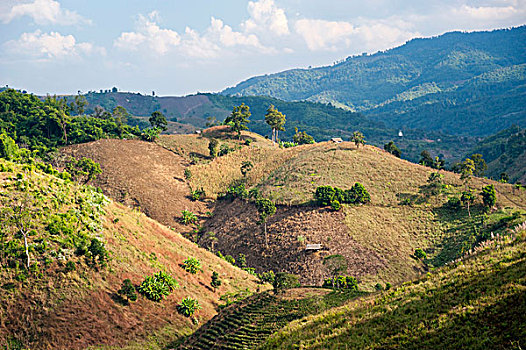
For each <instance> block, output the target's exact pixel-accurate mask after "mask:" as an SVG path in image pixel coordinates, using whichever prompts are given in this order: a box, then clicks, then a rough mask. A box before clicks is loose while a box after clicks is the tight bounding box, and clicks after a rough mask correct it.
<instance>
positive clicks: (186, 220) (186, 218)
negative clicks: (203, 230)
mask: <svg viewBox="0 0 526 350" xmlns="http://www.w3.org/2000/svg"><path fill="white" fill-rule="evenodd" d="M181 215H182V217H181V222H182V223H183V224H185V225H191V224H195V223H196V222H197V216H196V215H195V214H194V213H192V212H191V211H189V210H186V209H185V210H183V211H182V212H181Z"/></svg>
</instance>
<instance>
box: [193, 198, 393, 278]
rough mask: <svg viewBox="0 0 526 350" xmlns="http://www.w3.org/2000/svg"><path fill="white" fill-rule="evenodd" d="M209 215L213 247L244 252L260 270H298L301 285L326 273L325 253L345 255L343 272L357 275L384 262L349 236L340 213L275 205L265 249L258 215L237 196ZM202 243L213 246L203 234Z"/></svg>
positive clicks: (372, 270) (207, 228)
mask: <svg viewBox="0 0 526 350" xmlns="http://www.w3.org/2000/svg"><path fill="white" fill-rule="evenodd" d="M213 214H214V215H213V217H212V218H211V219H209V220H208V221H207V222H206V223H205V225H204V231H203V232H214V233H215V234H216V237H217V242H216V243H215V249H216V250H220V251H222V252H225V254H226V252H228V254H231V255H233V256H234V258H237V256H238V254H240V253H241V254H245V255H246V258H247V264H248V266H255V267H257V268H258V271H259V270H262V271H267V270H274V271H275V272H277V271H287V272H291V273H295V274H298V275H300V282H301V283H302V284H304V285H319V284H321V283H322V281H323V279H324V278H327V277H329V275H328V273H327V271H326V269H325V268H324V267H323V257H325V256H328V255H332V254H341V255H343V256H344V257H345V258H346V260H347V262H348V270H347V273H348V274H349V275H352V276H356V277H357V278H360V276H364V275H368V274H376V273H377V272H378V271H379V270H380V269H382V268H385V266H386V264H387V260H385V259H384V258H383V257H381V256H380V255H378V253H376V252H375V251H373V250H372V249H369V248H366V247H363V246H362V245H360V244H359V243H357V242H356V241H355V240H353V239H352V238H351V237H350V232H349V229H348V228H347V226H346V225H345V224H344V214H343V213H342V212H333V211H329V210H326V209H323V208H314V207H278V210H277V212H276V214H275V215H274V216H272V217H271V218H270V219H269V220H268V223H267V231H268V241H269V245H268V248H267V247H266V244H265V235H264V233H263V232H264V231H263V226H260V225H257V221H258V220H259V216H258V213H257V210H256V209H255V207H254V206H253V205H252V204H249V203H248V202H241V201H240V200H235V201H234V202H232V203H228V202H225V201H219V202H217V205H216V208H215V211H214V213H213ZM298 237H299V239H298ZM302 237H303V238H304V241H303V239H302ZM200 243H201V244H203V245H207V246H210V245H211V242H210V241H209V239H208V236H207V235H206V234H205V235H203V237H202V239H201V242H200ZM307 243H320V244H322V246H323V248H324V249H323V250H321V251H319V252H306V251H305V245H306V244H307Z"/></svg>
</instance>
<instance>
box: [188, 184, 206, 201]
mask: <svg viewBox="0 0 526 350" xmlns="http://www.w3.org/2000/svg"><path fill="white" fill-rule="evenodd" d="M205 195H206V193H205V190H204V189H203V188H202V187H201V188H200V189H197V190H193V191H191V197H192V200H193V201H198V200H200V199H201V198H203V197H204V196H205Z"/></svg>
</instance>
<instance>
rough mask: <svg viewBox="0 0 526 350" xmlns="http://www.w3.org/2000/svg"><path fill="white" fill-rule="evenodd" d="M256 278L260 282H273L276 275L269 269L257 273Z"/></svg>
mask: <svg viewBox="0 0 526 350" xmlns="http://www.w3.org/2000/svg"><path fill="white" fill-rule="evenodd" d="M257 276H258V279H259V281H260V282H261V283H270V284H274V279H275V278H276V276H275V275H274V271H272V270H270V271H267V272H262V273H258V274H257Z"/></svg>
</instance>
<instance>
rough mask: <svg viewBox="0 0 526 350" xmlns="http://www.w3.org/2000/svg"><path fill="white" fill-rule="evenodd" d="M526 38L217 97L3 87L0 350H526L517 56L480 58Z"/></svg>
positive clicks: (443, 41)
mask: <svg viewBox="0 0 526 350" xmlns="http://www.w3.org/2000/svg"><path fill="white" fill-rule="evenodd" d="M524 28H525V27H524V26H523V27H518V28H514V29H510V30H501V31H494V32H489V33H482V34H480V35H479V34H477V33H453V34H446V35H444V36H441V37H438V38H432V39H426V40H423V39H422V40H415V41H411V42H409V43H407V44H406V45H405V46H402V47H401V48H397V49H393V50H389V51H387V52H382V53H378V54H375V55H371V56H364V57H361V56H360V57H350V58H348V59H347V60H345V61H344V62H340V63H338V64H336V65H335V66H334V67H324V68H319V69H312V70H311V69H309V70H294V71H291V72H285V73H282V74H276V75H272V76H265V77H256V78H253V79H249V80H248V81H246V82H243V83H240V84H239V85H238V86H236V87H234V88H230V89H227V90H225V91H223V93H221V94H197V95H192V96H187V97H180V98H179V97H177V98H176V97H170V98H164V99H163V98H157V97H154V96H143V95H140V94H134V93H128V92H118V91H117V89H116V88H115V91H104V92H103V91H100V92H93V91H92V92H89V93H87V94H85V95H82V94H79V95H77V96H47V97H38V96H35V95H33V94H28V93H25V92H20V91H17V90H14V89H9V88H5V89H3V90H2V91H1V92H0V223H1V225H0V263H1V265H0V266H1V268H0V345H1V347H2V349H9V350H11V349H97V350H110V349H128V350H134V349H156V350H160V349H164V350H168V349H363V348H367V349H413V348H415V349H416V348H418V349H444V348H447V349H487V348H490V349H522V348H524V346H525V345H526V328H525V325H526V316H525V315H526V266H525V263H526V187H525V186H524V184H522V183H521V181H522V182H524V179H525V176H526V175H525V174H526V172H525V164H524V162H523V160H524V157H525V154H526V153H525V150H526V148H525V143H524V142H525V141H524V140H525V135H526V134H525V132H524V129H523V127H524V125H525V124H524V106H523V105H522V104H521V102H522V101H523V99H524V98H523V96H524V91H523V86H524V69H523V68H524V67H523V66H524V57H523V56H524V52H523V51H521V48H523V46H520V45H519V46H518V47H511V48H510V47H508V48H507V49H506V50H501V51H502V52H501V53H500V54H501V55H502V57H504V58H506V59H504V58H502V57H501V58H502V59H497V58H498V57H497V54H498V53H499V49H502V47H501V46H502V45H500V46H499V45H496V47H493V46H491V47H487V45H486V44H485V43H486V42H487V38H495V37H497V38H500V39H502V40H508V41H511V42H514V41H520V43H521V45H523V44H524V42H523V41H521V38H523V37H524V32H525V30H524ZM466 38H468V39H466ZM463 40H464V41H465V45H464V46H462V47H459V46H458V43H459V42H462V41H463ZM433 45H435V47H436V48H437V49H436V50H435V51H433V52H434V53H433V54H435V56H436V59H435V60H431V59H430V58H429V57H430V56H431V55H432V53H430V52H426V51H425V48H426V47H428V46H433ZM461 49H462V50H461ZM482 49H484V50H486V51H484V52H486V53H488V54H487V55H483V54H481V53H480V52H481V50H482ZM407 51H410V52H413V53H414V52H417V53H419V54H420V55H421V56H422V57H424V56H425V58H426V60H423V61H422V62H420V63H421V65H422V66H420V65H418V67H417V64H416V63H415V62H412V61H411V62H409V61H406V60H405V57H406V56H407ZM517 51H519V52H518V53H517ZM474 52H475V53H477V54H474ZM489 54H492V55H494V56H495V57H497V58H495V57H494V59H490V58H488V57H489V56H488V55H489ZM469 55H472V56H473V57H474V58H473V57H472V56H469ZM409 56H411V55H409ZM469 57H472V58H473V59H472V60H470V59H468V58H469ZM475 58H476V59H475ZM386 62H387V63H389V64H387V63H386ZM401 62H402V63H403V62H405V63H406V64H402V63H401ZM488 62H491V64H489V63H488ZM446 63H447V64H446ZM375 64H379V66H375ZM397 64H398V65H399V66H400V67H404V69H409V68H410V69H409V70H410V71H412V72H413V73H414V74H415V75H414V76H412V78H411V79H413V80H411V79H409V78H407V77H406V78H407V79H406V80H405V81H404V82H403V84H401V83H400V82H401V81H402V80H400V79H398V80H393V79H392V78H393V77H392V76H391V75H393V74H394V75H396V74H398V73H396V72H395V73H396V74H395V73H393V70H394V71H397V70H396V69H394V68H393V67H395V66H396V65H397ZM425 64H429V65H434V67H435V68H436V69H435V70H434V71H426V69H425V67H424V65H425ZM381 66H384V68H385V67H387V68H385V69H384V70H383V71H382V72H383V73H382V74H380V73H378V72H379V71H378V69H379V68H378V67H381ZM445 66H446V67H445ZM408 67H409V68H408ZM444 67H445V68H444ZM466 67H467V68H466ZM475 68H476V69H475ZM346 70H351V71H353V72H355V73H356V76H353V77H351V78H352V79H351V83H352V84H351V83H349V82H348V84H347V85H349V84H350V85H349V86H351V85H352V86H354V85H353V84H355V85H356V84H358V83H357V80H356V79H357V78H356V77H359V76H360V75H361V76H362V82H363V79H365V78H367V79H372V80H370V81H373V80H374V79H373V78H374V77H375V76H376V75H375V74H377V73H378V74H380V77H381V78H382V79H384V78H385V79H387V80H389V81H391V82H392V81H396V82H397V83H396V84H394V85H396V86H394V87H393V86H390V88H392V89H391V90H392V91H391V90H390V89H388V88H387V87H386V88H385V89H382V90H381V91H379V92H378V96H377V98H376V99H374V100H373V99H368V98H369V97H370V96H369V95H370V94H372V93H373V91H374V90H375V89H376V90H378V89H379V88H378V86H377V85H375V86H369V85H368V84H366V85H367V87H368V88H367V89H365V90H364V91H363V93H362V95H363V96H362V95H360V94H358V93H357V92H356V91H355V89H351V88H350V87H349V86H347V85H346V86H347V88H341V89H340V90H338V91H336V90H335V89H336V88H335V87H334V86H329V85H330V84H329V82H331V81H333V82H334V79H333V78H334V74H336V76H337V77H338V79H340V80H338V84H344V83H343V82H342V81H344V80H345V79H347V78H349V77H348V76H346V74H343V73H342V71H343V72H345V71H346ZM417 70H418V71H419V72H420V73H422V72H423V73H425V74H423V73H422V74H421V75H419V74H420V73H418V72H416V71H417ZM451 70H454V71H463V72H464V73H465V74H464V76H463V77H464V78H465V79H463V80H462V81H456V83H455V84H453V85H454V86H453V85H451V84H450V83H451V82H452V80H451V79H453V78H452V75H454V74H452V73H451ZM374 72H376V73H374ZM448 72H449V73H448ZM373 73H374V74H373ZM417 73H418V74H417ZM446 73H447V74H450V73H451V75H448V76H447V77H446V78H447V79H445V78H444V75H447V74H446ZM400 74H401V75H403V74H402V73H400ZM385 75H389V77H386V76H385ZM417 75H418V76H420V77H421V80H422V79H424V78H426V79H428V78H429V79H431V80H433V79H436V81H438V82H440V84H438V83H437V84H436V86H434V87H433V86H432V84H431V82H428V81H419V80H418V79H420V78H418V77H417ZM331 77H332V78H331ZM439 78H440V79H439ZM443 78H444V79H443ZM284 79H285V80H284ZM287 79H291V82H289V81H288V80H287ZM302 79H304V80H302ZM313 79H318V80H319V84H318V85H317V87H318V88H319V89H318V90H312V91H307V92H309V95H308V96H307V95H305V96H303V95H301V96H300V95H298V94H300V93H301V91H299V90H301V89H300V87H301V86H303V85H304V84H305V81H312V80H313ZM367 79H366V80H367ZM368 81H369V80H368ZM382 81H383V80H382ZM382 81H379V82H380V83H382ZM433 81H435V80H433ZM280 82H281V83H280ZM283 82H286V84H285V83H283ZM292 82H293V83H294V84H292ZM384 83H385V81H384ZM397 84H398V85H397ZM314 85H316V84H312V88H313V89H314V87H315V86H314ZM344 85H345V84H344ZM401 85H403V86H401ZM276 86H279V87H280V89H277V90H276V89H275V90H272V88H273V87H276ZM287 86H289V89H288V90H287V89H286V87H287ZM298 86H299V87H298ZM473 86H475V87H476V89H475V88H473ZM322 87H323V88H327V89H328V90H323V91H322V90H320V89H321V88H322ZM424 88H425V89H424ZM470 88H473V89H474V90H472V92H473V91H475V92H473V93H472V94H471V95H470V97H469V98H467V97H466V96H467V95H469V91H471V90H470ZM268 89H270V90H272V93H268ZM477 89H478V90H477ZM388 90H389V91H388ZM395 90H396V91H395ZM424 90H425V91H424ZM254 91H255V92H257V93H258V94H260V95H265V96H249V95H250V93H251V92H254ZM393 91H395V92H396V94H397V96H399V97H400V98H398V99H393V98H392V96H391V95H392V92H393ZM496 91H498V92H499V93H498V94H497V95H498V96H499V98H497V99H495V100H493V102H491V101H489V100H488V99H486V97H487V95H488V94H491V93H495V92H496ZM228 92H231V93H232V94H233V95H227V93H228ZM304 92H305V91H304ZM380 92H381V94H380ZM305 93H306V92H305ZM380 95H381V96H380ZM368 96H369V97H368ZM404 96H405V97H404ZM276 97H280V98H283V99H284V100H278V99H277V98H276ZM300 97H301V98H300ZM402 97H404V98H402ZM355 98H359V100H356V101H355V100H353V99H355ZM433 98H436V100H434V101H430V99H433ZM304 99H308V100H310V102H306V101H303V100H304ZM455 99H457V101H456V102H455V101H453V100H455ZM285 100H289V101H285ZM459 100H463V101H464V102H463V103H461V104H460V103H458V101H459ZM353 101H354V102H353ZM357 101H358V102H357ZM371 101H374V102H375V105H374V106H373V105H370V103H372V102H371ZM444 101H448V103H449V102H451V103H452V104H454V105H455V106H456V107H451V106H449V107H448V105H447V103H445V102H444ZM470 101H471V102H470ZM488 101H489V102H488ZM245 102H247V104H245ZM486 102H487V103H488V105H484V106H485V107H484V106H482V107H481V105H479V103H480V104H484V103H486ZM404 103H405V104H404ZM470 103H471V104H470ZM433 104H435V107H436V106H440V108H438V107H437V109H432V108H431V109H428V108H429V106H430V105H433ZM249 105H251V106H253V108H252V107H251V106H249ZM470 105H477V106H478V107H477V108H479V107H480V108H481V109H485V110H486V107H487V108H489V107H488V106H489V105H491V106H492V108H493V110H499V111H500V112H502V113H501V114H499V113H495V114H492V113H491V110H492V109H488V110H486V111H487V113H480V114H479V116H480V120H477V123H478V124H477V123H474V122H473V120H474V119H469V118H468V119H462V118H460V117H459V116H465V115H469V116H470V118H475V116H474V115H475V114H476V113H475V112H476V111H475V112H474V110H470V109H469V106H470ZM126 106H128V107H126ZM400 106H402V107H400ZM127 108H128V109H129V110H128V109H127ZM455 109H457V110H456V111H455ZM283 110H285V111H286V116H285V115H284V114H283V113H281V112H280V111H283ZM357 110H359V111H360V113H358V112H356V111H357ZM250 111H252V114H251V113H250ZM433 111H435V112H436V113H437V115H439V114H440V113H442V112H444V111H445V112H444V115H445V117H444V118H443V120H442V121H440V120H438V119H440V118H438V117H437V118H436V119H437V120H428V119H426V118H429V116H430V115H432V114H433V113H435V112H433ZM395 112H396V113H395ZM446 112H447V113H446ZM508 112H509V113H508ZM362 113H363V114H362ZM506 113H508V114H509V115H508V116H512V117H510V118H505V117H504V115H505V114H506ZM387 114H389V115H390V116H389V118H384V117H385V116H386V115H387ZM391 114H393V115H394V116H391ZM395 114H396V115H395ZM440 115H441V116H442V114H440ZM396 116H398V117H399V118H398V119H397V118H396ZM492 118H493V119H492ZM456 119H459V120H460V119H462V123H461V124H458V125H456V126H455V125H453V124H454V122H455V120H456ZM475 119H476V118H475ZM495 119H499V120H500V121H501V122H502V123H500V124H499V123H494V124H491V125H490V126H488V125H486V124H488V123H491V121H492V120H495ZM470 120H471V122H470ZM400 123H402V124H400ZM440 123H443V124H440ZM470 123H471V125H475V127H478V126H480V125H486V126H488V127H487V128H483V129H479V130H477V132H476V133H472V135H470V130H469V128H468V126H469V124H470ZM473 123H474V124H473ZM439 124H440V125H443V127H441V128H438V127H437V125H439ZM479 124H480V125H479ZM285 125H286V127H285ZM477 125H478V126H477ZM406 127H407V128H406ZM402 128H404V131H405V135H400V136H398V135H399V134H398V132H399V130H400V132H401V129H402ZM419 128H421V129H419ZM481 128H482V127H481ZM292 130H294V132H293V131H292ZM280 133H281V134H280ZM279 135H281V137H280V136H279ZM312 135H314V136H315V137H313V136H312ZM397 137H398V138H397ZM390 141H391V142H390ZM397 145H400V147H401V149H400V148H398V147H397ZM404 155H406V156H404ZM484 159H486V160H487V164H486V162H485V161H484ZM485 171H487V173H485ZM486 174H488V177H485V175H486Z"/></svg>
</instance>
